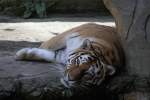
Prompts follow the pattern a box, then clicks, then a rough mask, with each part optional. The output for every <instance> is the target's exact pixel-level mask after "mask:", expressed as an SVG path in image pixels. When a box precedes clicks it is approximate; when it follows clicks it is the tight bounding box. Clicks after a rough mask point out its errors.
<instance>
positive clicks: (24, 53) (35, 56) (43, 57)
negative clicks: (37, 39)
mask: <svg viewBox="0 0 150 100" xmlns="http://www.w3.org/2000/svg"><path fill="white" fill-rule="evenodd" d="M15 58H16V60H35V61H47V62H53V61H55V51H50V50H45V49H40V48H23V49H21V50H19V51H18V52H17V53H16V56H15Z"/></svg>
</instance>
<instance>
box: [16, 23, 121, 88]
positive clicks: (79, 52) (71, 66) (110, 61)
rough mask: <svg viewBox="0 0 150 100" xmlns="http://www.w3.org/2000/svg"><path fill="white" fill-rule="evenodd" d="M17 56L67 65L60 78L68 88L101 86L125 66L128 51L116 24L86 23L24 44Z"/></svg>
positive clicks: (18, 57)
mask: <svg viewBox="0 0 150 100" xmlns="http://www.w3.org/2000/svg"><path fill="white" fill-rule="evenodd" d="M15 59H16V60H31V61H32V60H35V61H46V62H56V63H62V64H64V65H65V70H64V76H63V77H62V78H61V79H60V82H61V83H62V84H63V85H64V86H65V87H67V88H71V87H74V86H75V85H76V84H80V83H84V82H85V83H88V84H92V85H96V86H99V85H100V84H101V83H102V82H103V81H104V80H105V79H106V77H111V76H113V75H115V73H117V72H118V71H119V69H121V68H123V66H124V51H123V47H122V43H121V39H120V36H119V35H118V34H117V32H116V31H115V28H113V27H110V26H104V25H99V24H95V23H86V24H83V25H80V26H77V27H74V28H72V29H70V30H67V31H65V32H63V33H61V34H58V35H56V36H54V37H52V38H50V39H49V40H47V41H45V42H43V43H42V44H41V45H40V46H39V47H38V48H23V49H21V50H19V51H17V52H16V54H15Z"/></svg>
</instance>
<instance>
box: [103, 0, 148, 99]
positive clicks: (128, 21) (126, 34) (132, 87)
mask: <svg viewBox="0 0 150 100" xmlns="http://www.w3.org/2000/svg"><path fill="white" fill-rule="evenodd" d="M103 1H104V4H105V5H106V7H107V8H108V9H109V11H110V12H111V13H112V15H113V16H114V19H115V22H116V29H117V32H118V33H119V34H120V36H121V38H122V44H123V45H124V50H125V53H126V69H127V75H129V76H128V78H127V79H123V78H121V79H122V80H124V82H122V86H119V85H116V86H117V88H119V91H120V92H117V94H118V95H119V100H150V93H149V89H150V88H149V86H150V84H149V79H150V67H149V66H150V11H149V9H150V0H103ZM123 76H125V75H123ZM120 77H122V76H120ZM115 79H116V78H115ZM128 81H130V82H128ZM114 82H116V83H117V84H118V83H121V82H119V81H118V80H117V79H116V81H115V80H114ZM126 83H127V84H126ZM125 84H126V85H125ZM123 85H124V86H123ZM122 87H124V89H121V88H122Z"/></svg>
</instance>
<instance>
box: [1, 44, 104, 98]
mask: <svg viewBox="0 0 150 100" xmlns="http://www.w3.org/2000/svg"><path fill="white" fill-rule="evenodd" d="M27 46H31V47H38V46H39V43H29V42H13V41H0V100H62V99H63V100H64V96H63V90H64V88H63V87H62V85H61V83H60V78H61V77H62V72H61V71H60V70H58V69H59V68H63V66H62V65H60V64H55V63H53V64H52V63H51V64H50V63H41V62H25V61H15V60H14V57H13V56H14V53H15V52H16V51H17V50H18V49H21V48H22V47H27ZM83 92H87V89H86V90H85V91H82V93H83ZM95 92H96V91H95ZM78 93H80V95H81V91H80V92H78ZM97 93H99V94H101V93H100V92H97ZM86 97H87V95H86ZM76 98H77V99H81V97H80V96H79V97H76ZM91 98H93V97H92V96H91ZM71 100H73V99H71ZM74 100H76V99H74Z"/></svg>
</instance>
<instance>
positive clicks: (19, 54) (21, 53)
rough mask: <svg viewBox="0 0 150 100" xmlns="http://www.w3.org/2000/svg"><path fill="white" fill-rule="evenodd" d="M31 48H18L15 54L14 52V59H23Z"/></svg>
mask: <svg viewBox="0 0 150 100" xmlns="http://www.w3.org/2000/svg"><path fill="white" fill-rule="evenodd" d="M30 50H31V48H23V49H21V50H19V51H18V52H17V53H16V54H15V59H16V60H23V59H25V58H26V56H27V54H28V52H29V51H30Z"/></svg>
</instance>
